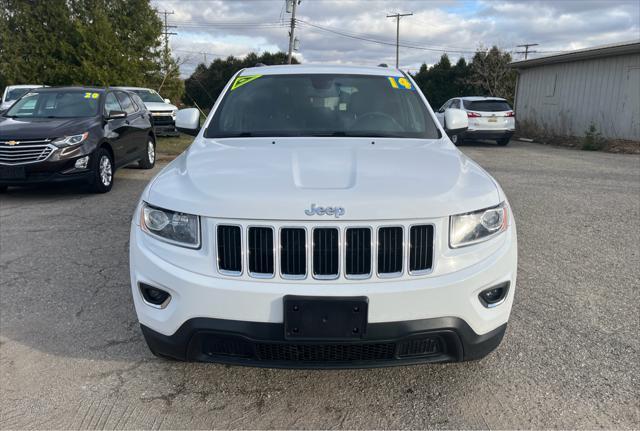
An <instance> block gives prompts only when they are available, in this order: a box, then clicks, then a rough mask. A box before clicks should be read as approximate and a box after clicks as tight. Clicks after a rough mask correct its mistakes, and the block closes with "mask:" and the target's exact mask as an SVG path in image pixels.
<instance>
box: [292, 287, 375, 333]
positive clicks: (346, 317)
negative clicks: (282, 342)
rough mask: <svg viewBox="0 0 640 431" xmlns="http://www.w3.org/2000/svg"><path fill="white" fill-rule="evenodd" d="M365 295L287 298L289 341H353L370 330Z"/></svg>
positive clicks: (367, 303) (367, 301)
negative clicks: (368, 328)
mask: <svg viewBox="0 0 640 431" xmlns="http://www.w3.org/2000/svg"><path fill="white" fill-rule="evenodd" d="M368 311H369V299H368V298H367V297H366V296H350V297H324V296H296V295H287V296H285V297H284V336H285V339H287V340H310V341H313V340H353V339H360V338H362V337H363V336H364V335H365V334H366V331H367V317H368Z"/></svg>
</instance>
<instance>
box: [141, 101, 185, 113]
mask: <svg viewBox="0 0 640 431" xmlns="http://www.w3.org/2000/svg"><path fill="white" fill-rule="evenodd" d="M144 106H146V107H147V109H148V110H149V111H169V112H171V111H175V110H176V109H178V108H177V107H176V106H175V105H172V104H170V103H164V102H144Z"/></svg>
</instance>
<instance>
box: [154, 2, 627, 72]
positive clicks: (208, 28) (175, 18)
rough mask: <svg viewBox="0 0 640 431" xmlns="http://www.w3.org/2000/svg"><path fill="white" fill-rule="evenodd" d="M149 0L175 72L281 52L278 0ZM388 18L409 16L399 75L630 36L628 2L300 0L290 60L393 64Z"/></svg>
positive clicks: (283, 18) (282, 19) (283, 25)
mask: <svg viewBox="0 0 640 431" xmlns="http://www.w3.org/2000/svg"><path fill="white" fill-rule="evenodd" d="M152 2H153V4H154V6H155V7H157V8H158V9H159V10H172V11H174V12H175V14H173V15H170V16H169V21H170V23H171V24H172V25H176V26H177V28H176V29H173V30H174V31H176V32H177V33H178V35H176V36H171V46H172V49H173V50H174V54H176V55H177V56H180V57H181V58H183V59H184V60H186V61H185V63H184V64H183V65H182V74H183V75H185V76H187V75H189V73H190V72H191V71H192V70H193V69H194V68H195V66H196V65H197V63H198V62H201V61H203V60H204V57H205V55H206V58H207V61H211V60H212V59H213V58H215V57H226V56H229V55H235V56H243V55H246V54H247V53H249V52H251V51H254V52H264V51H272V52H273V51H277V50H282V51H286V49H287V47H288V36H287V35H288V21H289V19H290V15H289V14H287V13H286V12H285V1H284V0H244V1H243V0H181V1H178V0H152ZM396 12H413V16H410V17H405V18H402V19H401V25H400V34H401V36H400V40H401V43H402V44H403V45H410V46H411V47H401V49H400V59H401V60H400V65H401V67H402V68H405V69H409V70H415V69H417V68H419V66H420V64H422V63H427V64H433V63H435V62H437V61H438V59H439V57H440V56H441V55H442V54H443V52H447V53H448V54H449V56H450V57H451V58H452V59H453V61H456V60H457V58H458V57H460V56H465V57H467V58H470V57H471V56H472V55H473V54H472V52H473V51H475V49H477V48H478V47H481V46H482V47H489V46H492V45H498V46H500V47H501V48H503V49H507V50H511V51H517V50H519V49H518V48H516V45H519V44H522V43H538V44H539V46H537V47H536V48H535V49H536V50H537V51H539V53H538V54H537V55H544V54H548V53H551V52H555V51H565V50H572V49H579V48H585V47H588V46H593V45H600V44H605V43H612V42H618V41H623V40H631V39H638V38H640V24H639V23H640V2H639V1H638V0H629V1H627V0H624V1H604V0H593V1H574V0H565V1H537V0H536V1H499V0H496V1H491V0H476V1H454V0H429V1H427V0H405V1H400V0H397V1H392V0H384V1H383V0H303V1H302V3H301V4H300V5H299V6H298V18H299V19H300V20H302V21H303V23H301V24H300V25H299V27H298V28H297V29H296V36H297V37H298V38H299V39H300V52H299V53H297V54H296V56H297V57H298V58H299V59H303V60H304V62H305V63H337V64H365V65H367V64H378V63H388V64H394V63H395V46H394V43H395V34H396V24H395V20H393V19H390V18H387V17H386V15H388V14H392V13H396ZM314 25H315V26H320V27H322V29H321V28H318V27H314ZM336 32H340V33H346V34H348V35H350V36H352V37H347V36H345V35H339V34H336ZM362 39H370V40H374V41H377V42H378V43H375V42H372V41H366V40H362ZM203 52H204V53H206V54H201V53H203ZM534 55H535V54H534ZM514 56H515V57H516V58H518V57H519V54H515V53H514Z"/></svg>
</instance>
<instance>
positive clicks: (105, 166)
mask: <svg viewBox="0 0 640 431" xmlns="http://www.w3.org/2000/svg"><path fill="white" fill-rule="evenodd" d="M94 163H95V167H94V169H93V184H92V185H91V191H92V192H94V193H107V192H108V191H109V190H111V187H113V171H114V169H113V157H111V154H110V153H109V152H108V151H107V150H106V149H104V148H99V149H98V151H96V157H95V162H94Z"/></svg>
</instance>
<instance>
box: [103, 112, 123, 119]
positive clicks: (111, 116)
mask: <svg viewBox="0 0 640 431" xmlns="http://www.w3.org/2000/svg"><path fill="white" fill-rule="evenodd" d="M118 118H127V113H126V112H124V111H109V113H108V114H107V120H116V119H118Z"/></svg>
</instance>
